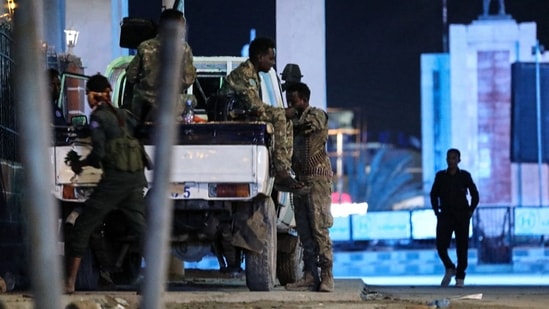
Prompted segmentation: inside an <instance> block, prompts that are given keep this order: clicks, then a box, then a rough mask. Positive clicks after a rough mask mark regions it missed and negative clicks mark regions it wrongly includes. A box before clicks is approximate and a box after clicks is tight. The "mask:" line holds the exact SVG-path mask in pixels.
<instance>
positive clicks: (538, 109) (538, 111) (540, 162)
mask: <svg viewBox="0 0 549 309" xmlns="http://www.w3.org/2000/svg"><path fill="white" fill-rule="evenodd" d="M534 48H535V53H536V123H537V144H538V179H539V186H538V187H539V206H543V174H542V168H543V160H542V154H543V151H542V146H543V144H542V142H541V140H542V139H541V86H540V68H539V63H540V58H539V57H540V46H539V41H536V45H535V46H534Z"/></svg>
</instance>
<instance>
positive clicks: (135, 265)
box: [111, 252, 141, 285]
mask: <svg viewBox="0 0 549 309" xmlns="http://www.w3.org/2000/svg"><path fill="white" fill-rule="evenodd" d="M140 274H141V254H140V253H139V252H129V253H128V254H127V255H126V257H125V258H124V261H123V262H122V266H121V269H120V272H114V273H112V274H111V277H112V280H113V281H114V283H115V284H116V285H131V284H133V283H135V282H136V281H137V279H138V278H139V275H140Z"/></svg>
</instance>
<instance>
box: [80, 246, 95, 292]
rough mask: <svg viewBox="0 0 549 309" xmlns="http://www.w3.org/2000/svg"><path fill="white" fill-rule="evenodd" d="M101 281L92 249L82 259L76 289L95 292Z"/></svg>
mask: <svg viewBox="0 0 549 309" xmlns="http://www.w3.org/2000/svg"><path fill="white" fill-rule="evenodd" d="M98 280H99V267H98V266H97V263H96V261H95V258H94V257H93V253H92V250H91V249H88V250H87V251H86V254H84V256H83V257H82V262H81V263H80V268H79V269H78V275H77V276H76V282H75V288H76V290H77V291H95V290H97V282H98Z"/></svg>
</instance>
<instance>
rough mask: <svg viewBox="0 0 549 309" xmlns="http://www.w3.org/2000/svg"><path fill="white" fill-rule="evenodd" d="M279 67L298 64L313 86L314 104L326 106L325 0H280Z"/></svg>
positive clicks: (280, 71)
mask: <svg viewBox="0 0 549 309" xmlns="http://www.w3.org/2000/svg"><path fill="white" fill-rule="evenodd" d="M276 44H277V59H276V61H277V69H278V71H279V73H282V69H284V66H285V65H286V64H288V63H295V64H298V65H299V67H300V69H301V74H302V75H303V79H302V81H303V82H304V83H306V84H307V85H309V88H311V105H314V106H317V107H320V108H323V109H325V108H326V105H327V104H326V14H325V5H324V0H292V1H288V0H278V1H276Z"/></svg>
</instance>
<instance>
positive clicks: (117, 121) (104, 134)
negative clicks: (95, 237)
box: [65, 74, 147, 294]
mask: <svg viewBox="0 0 549 309" xmlns="http://www.w3.org/2000/svg"><path fill="white" fill-rule="evenodd" d="M111 91H112V90H111V86H110V84H109V81H108V80H107V78H106V77H104V76H102V75H100V74H97V75H94V76H92V77H90V79H89V80H88V82H87V84H86V94H87V99H88V104H89V106H90V108H92V110H93V111H92V113H91V115H90V132H91V140H92V146H93V149H92V151H91V152H90V153H89V154H88V156H87V157H86V158H84V159H83V160H78V161H71V162H70V166H71V169H72V170H73V171H74V173H75V174H80V173H81V172H82V170H83V167H84V166H94V167H96V168H99V167H101V168H102V170H103V175H102V177H101V180H100V181H99V183H98V184H97V187H96V188H95V189H94V191H93V193H92V195H91V196H90V197H89V199H88V200H87V201H86V205H85V207H84V209H83V212H82V214H80V216H79V217H78V218H77V219H76V222H75V224H74V227H73V229H72V230H71V233H70V235H68V237H67V238H68V239H66V243H65V245H66V247H65V256H66V268H67V270H66V271H67V273H66V281H65V292H66V293H68V294H70V293H73V292H74V289H75V281H76V275H77V273H78V269H79V267H80V262H81V260H82V256H83V255H84V253H85V252H86V249H87V248H88V245H89V241H90V236H91V234H92V233H93V231H94V230H95V229H96V228H97V227H98V226H99V225H101V224H102V223H103V221H104V219H105V217H106V216H107V215H108V214H109V213H110V212H112V211H113V210H115V209H119V210H120V211H122V212H123V214H124V215H125V217H126V218H127V220H128V223H129V226H128V227H129V228H130V229H131V230H132V232H131V233H132V235H135V236H137V238H138V240H139V242H140V244H142V242H143V237H144V232H145V223H146V221H145V201H144V197H143V189H144V188H145V186H146V185H147V182H146V178H145V173H144V165H145V162H144V160H143V158H144V157H143V154H142V153H141V151H142V147H136V144H135V143H137V145H139V144H138V143H139V142H138V141H137V140H136V139H128V138H126V136H127V135H128V134H129V133H128V132H132V129H131V128H129V127H128V126H129V125H130V120H129V117H127V116H126V113H125V112H124V111H122V110H119V109H117V108H115V107H113V106H112V104H111V99H110V98H111ZM122 158H124V159H122Z"/></svg>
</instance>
